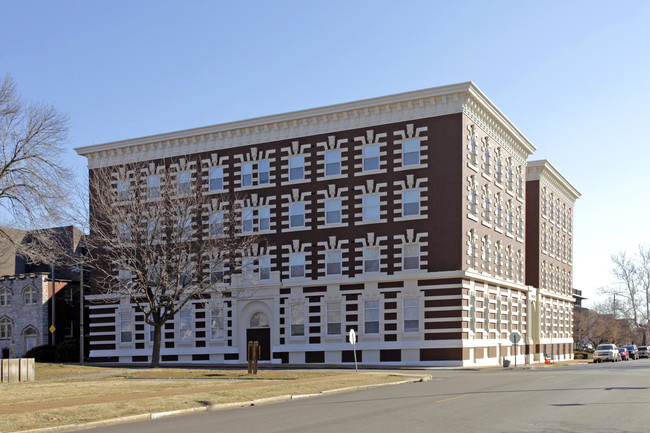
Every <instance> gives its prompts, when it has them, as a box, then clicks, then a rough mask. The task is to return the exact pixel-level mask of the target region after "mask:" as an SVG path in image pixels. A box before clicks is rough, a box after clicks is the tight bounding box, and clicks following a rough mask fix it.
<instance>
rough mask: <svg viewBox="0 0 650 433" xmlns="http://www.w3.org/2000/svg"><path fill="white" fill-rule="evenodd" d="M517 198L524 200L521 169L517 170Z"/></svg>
mask: <svg viewBox="0 0 650 433" xmlns="http://www.w3.org/2000/svg"><path fill="white" fill-rule="evenodd" d="M517 197H519V198H524V176H523V175H522V174H521V168H518V169H517Z"/></svg>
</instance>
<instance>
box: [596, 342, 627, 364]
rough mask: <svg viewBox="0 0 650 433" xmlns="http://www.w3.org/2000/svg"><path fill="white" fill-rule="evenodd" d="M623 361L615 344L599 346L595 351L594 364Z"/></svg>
mask: <svg viewBox="0 0 650 433" xmlns="http://www.w3.org/2000/svg"><path fill="white" fill-rule="evenodd" d="M620 360H621V354H620V352H619V351H618V348H617V347H616V345H615V344H599V345H598V347H597V348H596V350H595V351H594V362H602V361H612V362H618V361H620Z"/></svg>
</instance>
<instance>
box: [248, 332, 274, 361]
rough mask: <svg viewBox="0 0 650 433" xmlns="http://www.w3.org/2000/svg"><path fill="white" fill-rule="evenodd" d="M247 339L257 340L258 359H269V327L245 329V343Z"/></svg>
mask: <svg viewBox="0 0 650 433" xmlns="http://www.w3.org/2000/svg"><path fill="white" fill-rule="evenodd" d="M249 341H259V343H260V361H270V360H271V330H270V329H269V328H253V329H247V330H246V344H248V342H249Z"/></svg>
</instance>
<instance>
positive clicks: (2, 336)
mask: <svg viewBox="0 0 650 433" xmlns="http://www.w3.org/2000/svg"><path fill="white" fill-rule="evenodd" d="M10 339H11V320H9V319H8V318H6V317H4V318H2V319H0V340H10Z"/></svg>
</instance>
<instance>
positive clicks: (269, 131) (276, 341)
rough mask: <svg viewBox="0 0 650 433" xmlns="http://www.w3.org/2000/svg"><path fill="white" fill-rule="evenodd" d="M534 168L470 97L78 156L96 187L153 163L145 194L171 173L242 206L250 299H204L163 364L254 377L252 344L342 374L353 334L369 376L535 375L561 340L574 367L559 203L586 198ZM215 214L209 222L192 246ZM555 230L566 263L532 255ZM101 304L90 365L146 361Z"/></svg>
mask: <svg viewBox="0 0 650 433" xmlns="http://www.w3.org/2000/svg"><path fill="white" fill-rule="evenodd" d="M534 151H535V147H534V146H533V144H532V143H530V142H529V141H528V139H526V137H525V136H524V135H523V134H522V133H521V132H520V131H519V130H518V129H517V128H516V127H515V126H514V125H513V124H512V123H511V122H510V121H509V120H508V119H507V118H506V117H505V115H503V114H502V113H501V112H500V111H499V110H498V108H497V107H496V106H495V105H494V104H493V103H492V102H491V101H490V100H489V99H488V98H487V97H486V96H485V95H484V94H483V93H482V92H481V91H480V90H479V89H478V88H477V87H476V86H475V85H474V84H473V83H462V84H457V85H451V86H444V87H437V88H432V89H425V90H421V91H415V92H409V93H402V94H397V95H390V96H385V97H380V98H373V99H368V100H363V101H357V102H351V103H346V104H340V105H334V106H328V107H322V108H316V109H310V110H304V111H298V112H292V113H286V114H280V115H274V116H268V117H262V118H256V119H250V120H244V121H240V122H233V123H227V124H221V125H215V126H209V127H204V128H197V129H192V130H185V131H178V132H172V133H168V134H161V135H156V136H150V137H143V138H137V139H132V140H124V141H119V142H113V143H107V144H100V145H94V146H88V147H83V148H79V149H77V152H78V153H79V154H81V155H83V156H86V157H87V158H88V164H89V170H90V171H91V179H92V172H93V170H96V169H99V168H106V167H115V170H116V171H117V170H118V167H119V166H121V165H123V164H130V163H141V162H147V163H148V167H149V169H148V171H147V172H146V173H141V174H139V175H138V176H139V178H138V179H136V180H137V181H138V182H147V183H148V184H155V182H156V179H155V178H156V176H157V173H160V172H161V170H162V171H177V172H178V174H177V176H176V178H177V179H178V182H184V183H188V185H190V187H193V188H199V189H201V190H202V191H203V193H204V194H205V195H207V196H214V197H215V199H217V200H218V197H220V195H221V194H225V193H231V194H232V193H236V194H237V195H238V196H239V197H241V206H242V212H241V221H242V223H241V227H242V230H243V231H246V232H253V233H258V234H260V235H261V236H263V238H264V243H263V244H260V246H259V248H258V249H257V250H256V251H255V252H254V256H255V257H254V258H255V281H254V282H251V281H250V280H246V279H238V278H233V279H232V280H231V281H230V287H229V288H228V290H227V297H226V298H225V299H224V297H223V293H210V292H209V291H206V294H205V296H202V297H200V299H198V298H197V299H196V300H192V301H191V302H190V304H189V306H188V308H187V309H186V310H185V311H181V312H180V314H178V315H177V317H176V318H175V319H174V320H173V321H171V322H169V323H168V324H167V325H166V326H165V332H164V335H163V338H164V341H163V346H162V347H163V349H162V361H163V362H169V363H212V364H229V363H231V364H237V363H244V362H246V350H247V344H246V343H247V341H250V340H257V341H260V344H261V346H262V359H263V360H264V361H265V362H270V363H282V364H294V365H300V364H346V363H350V362H353V360H354V356H353V353H352V350H351V349H352V346H351V345H350V344H349V343H348V340H347V338H348V332H349V331H350V330H351V329H354V330H355V331H356V333H357V334H358V336H359V340H358V343H357V345H356V347H357V358H358V360H359V361H360V363H361V364H362V365H363V364H366V365H422V366H467V365H496V364H499V363H501V362H503V360H504V359H509V360H512V361H514V360H515V357H516V359H517V360H518V362H524V360H526V361H529V362H539V361H542V360H543V358H544V357H543V354H544V353H545V351H546V350H550V348H551V347H550V344H551V342H550V341H547V340H550V336H551V334H552V333H557V335H555V339H554V340H553V342H552V344H553V345H554V346H553V347H555V348H556V349H558V350H557V351H556V352H555V355H556V358H557V357H559V358H561V359H562V358H563V359H567V358H570V357H572V353H571V351H570V346H571V342H572V339H571V331H570V330H571V321H572V308H571V305H572V304H571V303H572V297H571V293H572V292H571V290H572V286H571V281H572V280H571V262H570V259H568V260H567V258H568V257H570V256H571V254H572V253H571V251H570V249H571V248H572V245H571V241H570V240H569V239H570V238H571V237H570V231H569V229H568V228H567V229H566V231H563V230H564V228H563V226H562V221H564V224H565V225H567V227H569V226H570V225H571V224H572V223H571V222H570V221H569V219H572V213H571V212H569V211H567V212H565V213H559V211H558V210H557V209H558V207H557V206H558V204H557V199H558V198H561V200H562V201H561V203H560V205H559V206H560V209H563V210H564V209H569V208H570V209H572V208H573V203H574V201H575V199H576V198H577V197H578V195H579V194H578V193H577V191H576V190H575V188H573V187H572V186H571V185H570V184H569V183H568V181H566V180H565V179H564V178H563V177H562V176H561V175H560V174H559V172H557V170H555V169H554V168H552V166H551V165H550V164H548V163H546V162H544V163H543V164H541V165H539V164H537V163H536V164H532V165H531V164H530V163H528V162H527V160H528V158H529V157H530V155H531V154H532V153H533V152H534ZM535 170H537V171H535ZM537 172H539V173H542V174H539V175H537V177H535V175H534V174H533V173H537ZM554 179H555V180H554ZM557 179H561V180H562V182H564V183H563V187H564V188H565V189H562V190H561V191H560V190H559V189H558V188H557ZM534 182H538V183H539V184H540V185H542V186H538V187H537V190H538V191H539V194H538V195H539V197H538V198H536V200H538V201H539V203H540V204H539V206H538V208H535V206H534V205H531V201H530V200H531V198H530V197H528V196H529V195H531V196H532V195H533V194H534V191H535V189H534V187H533V186H531V185H532V184H533V183H534ZM119 185H120V182H117V183H116V184H115V188H118V189H119ZM544 188H546V189H544ZM531 191H533V192H531ZM566 191H569V193H567V192H566ZM543 194H546V197H547V201H546V202H545V203H546V205H547V212H548V215H547V216H545V214H542V210H543V202H542V200H543V199H542V197H543V196H544V195H543ZM551 194H552V196H551ZM551 197H552V198H551ZM92 200H93V197H91V205H92ZM550 200H555V201H554V202H553V209H554V210H553V214H552V218H551V215H550V212H551V211H550V204H549V203H550ZM531 211H533V212H538V213H539V215H535V216H531V215H530V212H531ZM213 213H214V215H213V214H212V213H209V212H208V214H206V215H197V219H196V221H195V223H194V224H195V226H196V227H195V228H196V230H197V231H198V232H201V233H210V224H211V221H212V222H214V221H216V220H218V209H216V208H215V210H214V212H213ZM91 218H102V215H96V214H93V213H91ZM558 219H559V224H560V225H559V226H558V225H557V223H558ZM547 220H548V222H546V221H547ZM533 223H535V224H537V225H538V226H539V227H540V229H539V230H537V231H535V229H534V227H533V226H532V225H531V224H533ZM551 223H552V224H553V229H552V230H551ZM544 224H545V225H544ZM542 227H545V230H546V232H544V231H543V230H542V229H541V228H542ZM558 229H559V232H558ZM551 231H552V238H553V242H557V239H558V236H559V237H560V242H561V245H562V246H561V247H560V251H559V252H558V251H557V248H556V247H557V243H554V244H553V247H554V249H552V252H550V253H549V250H548V249H545V250H542V249H541V246H540V245H538V244H534V245H533V244H532V243H531V242H530V238H532V237H535V236H539V238H540V239H542V237H543V236H544V233H547V234H548V233H550V232H551ZM558 233H559V234H558ZM549 245H550V244H549ZM533 246H534V247H535V248H536V249H535V250H534V251H531V250H530V248H531V247H533ZM563 248H564V249H563ZM547 253H549V254H550V255H548V257H547ZM558 254H559V255H560V257H559V258H558ZM562 257H564V258H565V260H564V261H562ZM558 267H559V270H558ZM544 270H546V271H545V272H546V273H544ZM558 272H559V275H560V277H559V278H560V280H559V281H560V283H558V282H557V281H558V280H557V278H558ZM533 274H538V276H537V277H534V276H533ZM551 278H553V282H551V280H550V279H551ZM89 300H90V301H91V302H92V305H91V307H90V309H91V310H90V321H91V323H90V335H91V342H90V357H91V359H95V360H101V361H106V362H147V361H149V360H150V355H151V347H152V342H151V331H150V329H148V327H147V326H145V324H144V322H143V320H142V317H141V315H139V314H137V313H136V312H135V310H134V308H133V305H131V303H130V301H129V300H128V299H127V298H126V297H122V298H120V297H119V296H117V295H110V294H105V293H104V294H102V293H99V292H96V293H95V294H94V295H91V296H90V297H89ZM540 320H545V321H548V322H549V323H554V324H555V325H556V326H555V328H554V329H553V330H551V331H548V329H543V328H544V327H543V326H540V325H539V323H541V322H540ZM560 322H562V327H560ZM512 333H518V334H520V335H521V336H522V337H523V338H522V344H520V345H519V346H517V348H516V349H515V348H514V347H513V346H512V343H510V340H509V337H510V335H511V334H512ZM547 345H549V346H547ZM564 345H568V346H566V349H562V348H563V347H565V346H564Z"/></svg>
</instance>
